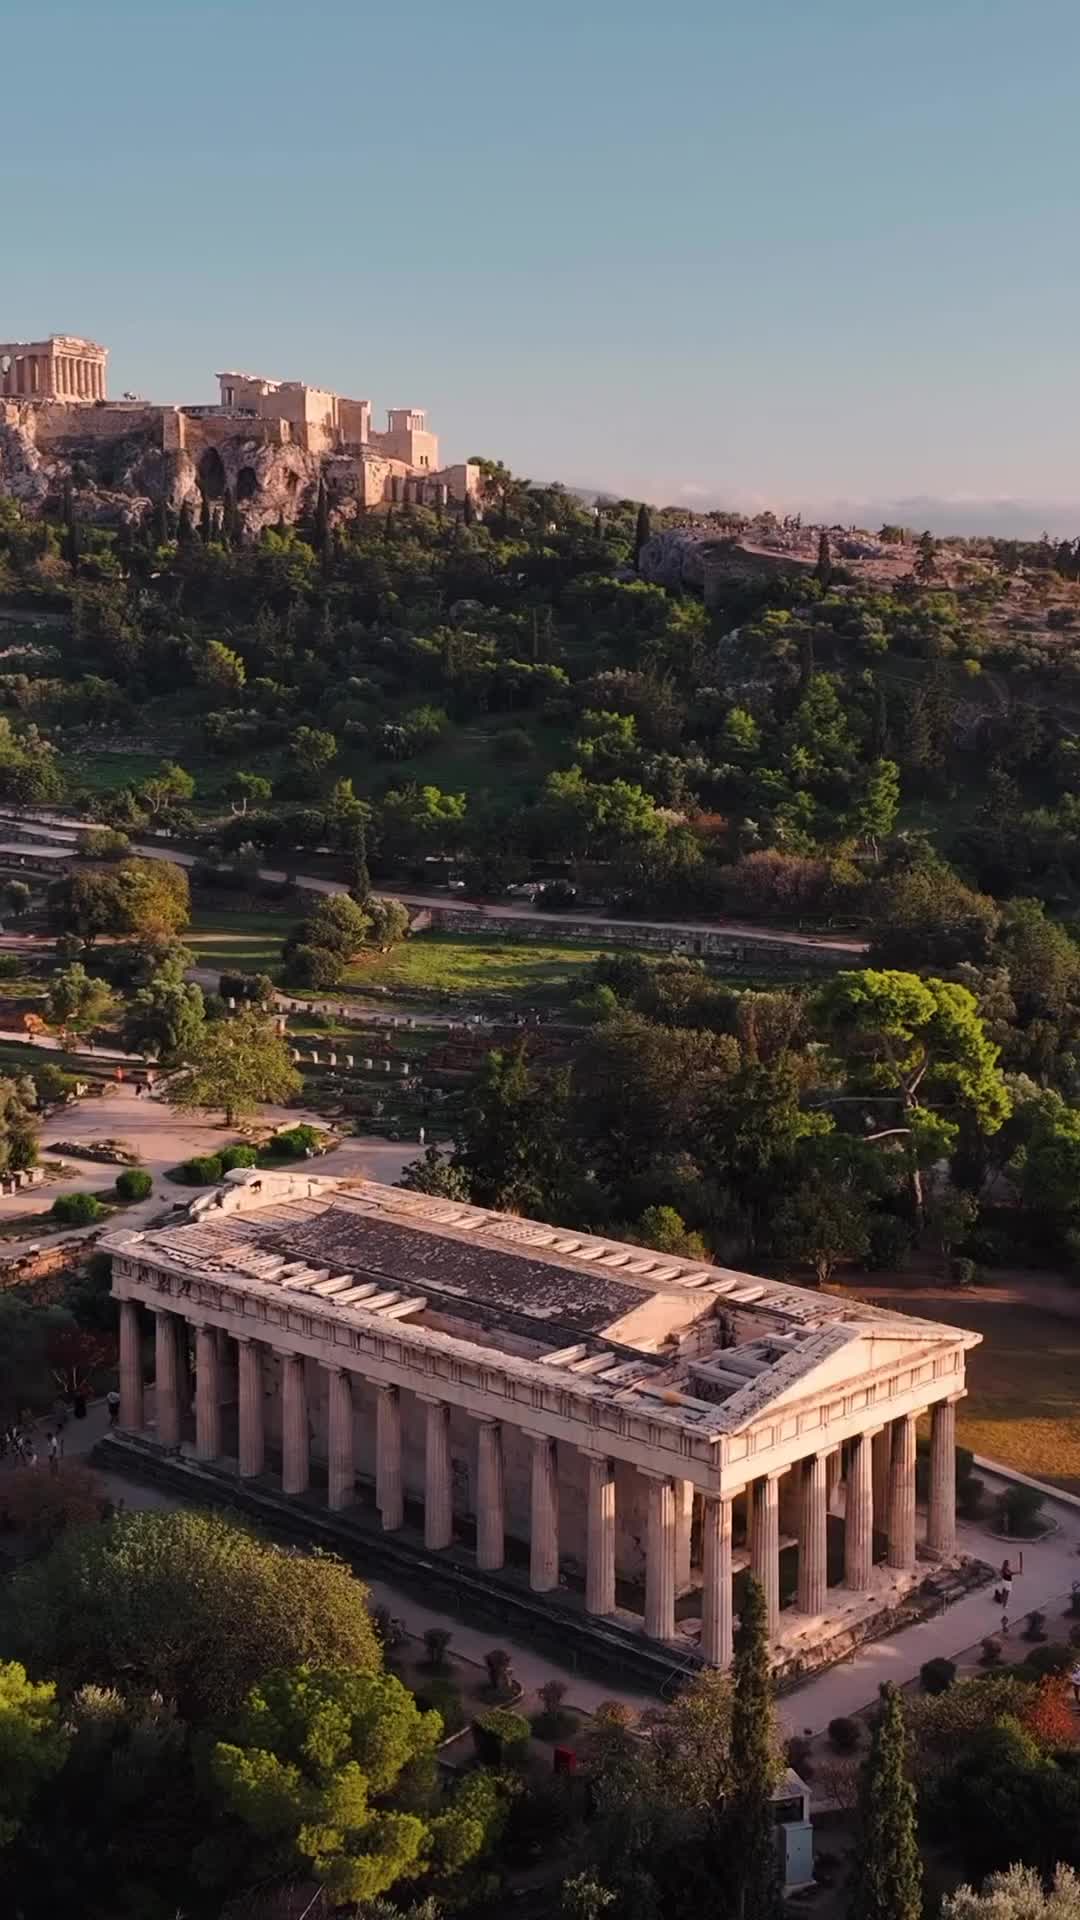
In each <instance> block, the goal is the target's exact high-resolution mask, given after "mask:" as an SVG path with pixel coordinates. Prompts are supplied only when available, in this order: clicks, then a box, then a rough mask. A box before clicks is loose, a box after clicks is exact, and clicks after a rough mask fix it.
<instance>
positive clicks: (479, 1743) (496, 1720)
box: [473, 1707, 530, 1767]
mask: <svg viewBox="0 0 1080 1920" xmlns="http://www.w3.org/2000/svg"><path fill="white" fill-rule="evenodd" d="M529 1731H530V1729H529V1723H528V1721H527V1720H526V1719H525V1718H524V1716H523V1715H522V1714H520V1713H511V1711H510V1709H509V1707H492V1708H491V1709H490V1711H489V1712H487V1713H482V1714H481V1715H480V1718H479V1719H478V1720H474V1721H473V1739H474V1740H475V1742H476V1754H477V1758H478V1760H480V1761H481V1762H482V1763H483V1764H484V1765H485V1766H492V1767H501V1766H505V1765H506V1764H507V1763H508V1762H512V1761H513V1760H514V1759H515V1758H516V1757H518V1756H519V1755H520V1754H521V1752H522V1751H523V1749H524V1747H525V1745H526V1742H527V1741H528V1738H529Z"/></svg>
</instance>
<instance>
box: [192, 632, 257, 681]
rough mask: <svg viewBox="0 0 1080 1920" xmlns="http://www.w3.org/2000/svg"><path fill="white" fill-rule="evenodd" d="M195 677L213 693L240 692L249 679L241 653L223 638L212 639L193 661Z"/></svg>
mask: <svg viewBox="0 0 1080 1920" xmlns="http://www.w3.org/2000/svg"><path fill="white" fill-rule="evenodd" d="M193 665H194V669H195V678H196V679H197V680H198V681H199V684H200V685H201V686H204V687H207V688H208V689H209V690H210V691H211V692H212V693H219V694H221V693H239V692H240V689H241V688H242V687H243V685H244V683H245V682H246V680H247V668H246V667H245V665H244V662H243V660H242V659H241V657H240V655H239V654H238V653H236V652H234V650H233V648H232V647H227V646H226V645H225V643H224V641H223V640H211V641H210V642H209V643H208V645H207V646H206V648H205V650H204V651H203V652H201V653H196V655H195V658H194V661H193Z"/></svg>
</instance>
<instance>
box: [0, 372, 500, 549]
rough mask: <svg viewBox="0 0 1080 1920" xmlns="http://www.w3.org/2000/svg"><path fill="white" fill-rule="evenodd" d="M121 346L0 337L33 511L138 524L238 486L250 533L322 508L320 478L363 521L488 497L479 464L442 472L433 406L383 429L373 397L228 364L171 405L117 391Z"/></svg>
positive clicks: (7, 403) (13, 490)
mask: <svg viewBox="0 0 1080 1920" xmlns="http://www.w3.org/2000/svg"><path fill="white" fill-rule="evenodd" d="M108 358H109V354H108V348H107V347H102V346H98V345H96V344H95V343H94V342H93V341H90V340H84V339H81V338H79V337H78V336H76V335H72V334H50V335H49V336H48V338H47V339H43V340H35V341H9V342H7V343H0V493H7V494H10V495H12V496H14V498H15V499H17V500H19V501H20V502H21V503H22V505H23V506H24V507H26V508H28V509H29V510H30V511H31V512H38V513H56V512H58V511H59V509H60V506H61V503H62V501H63V498H64V494H65V491H66V489H67V488H69V487H70V488H71V489H72V492H73V494H74V496H75V500H76V506H77V511H78V514H79V517H80V518H84V519H89V520H94V521H98V522H100V523H102V524H105V525H119V524H130V523H133V522H134V523H138V522H141V521H142V520H144V519H146V518H147V517H148V516H149V514H150V513H152V511H153V509H154V505H155V503H157V502H159V501H161V500H164V501H165V504H166V505H167V507H168V508H169V509H170V511H172V512H173V513H177V514H178V513H179V512H180V511H181V510H182V508H183V507H184V505H185V503H188V504H189V505H190V506H191V508H192V511H193V512H194V513H195V515H196V516H197V515H198V514H199V512H200V510H201V507H202V502H203V501H204V500H206V501H208V502H210V503H214V502H216V501H223V500H224V499H225V498H226V495H227V494H228V495H231V497H232V499H233V501H234V502H235V503H236V507H237V509H238V511H239V513H240V516H241V519H242V521H243V524H244V526H245V528H246V529H247V531H248V532H249V533H257V532H258V531H259V530H260V529H261V528H262V527H264V526H273V525H275V524H276V523H277V522H278V521H282V520H283V521H284V522H285V523H286V524H290V523H292V522H293V521H295V520H297V519H298V518H300V517H301V515H303V514H304V513H305V512H310V509H311V506H312V502H313V499H314V495H315V493H316V491H317V489H318V484H319V481H320V480H322V481H323V482H324V483H325V486H326V491H327V496H328V500H329V504H330V509H331V513H332V514H334V515H337V516H340V517H342V518H349V517H351V516H352V515H353V514H354V513H356V512H358V511H361V510H362V509H363V508H366V507H372V506H380V505H382V504H384V503H390V502H394V501H402V502H404V501H411V502H416V503H418V504H423V505H430V506H440V505H443V504H446V503H447V502H448V501H453V500H458V501H460V500H463V499H464V498H465V496H466V494H468V493H472V492H475V490H476V486H477V481H478V477H479V476H478V469H477V468H476V467H475V466H470V465H468V464H459V465H457V466H449V467H440V465H439V442H438V438H437V436H436V435H435V434H433V433H431V432H430V431H429V430H428V425H427V417H426V415H425V414H424V413H423V412H421V411H419V410H418V409H416V408H414V407H392V408H391V409H390V412H389V417H388V425H387V429H386V431H385V432H384V433H380V432H379V431H378V430H377V429H375V428H373V427H372V424H371V402H370V401H369V400H350V399H346V398H345V397H344V395H342V394H337V393H331V392H330V391H329V390H328V389H326V388H323V387H312V386H308V385H307V384H306V383H305V382H304V381H302V380H271V379H267V378H265V377H264V376H262V375H258V374H251V373H237V372H226V373H220V374H219V375H218V376H217V377H218V383H219V388H220V396H219V399H218V401H217V403H216V404H214V405H209V406H204V405H191V406H188V405H181V404H175V403H174V404H170V405H157V404H151V403H149V402H148V401H145V400H142V399H139V398H137V397H135V396H134V395H132V394H125V395H124V396H123V397H122V398H121V399H119V400H110V399H109V398H108V392H107V372H108Z"/></svg>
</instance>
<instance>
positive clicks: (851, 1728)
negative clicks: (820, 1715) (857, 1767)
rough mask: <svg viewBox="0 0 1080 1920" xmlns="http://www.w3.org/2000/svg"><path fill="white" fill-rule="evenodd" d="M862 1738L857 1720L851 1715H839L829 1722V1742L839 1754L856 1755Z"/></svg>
mask: <svg viewBox="0 0 1080 1920" xmlns="http://www.w3.org/2000/svg"><path fill="white" fill-rule="evenodd" d="M860 1737H861V1728H860V1726H859V1722H858V1721H857V1720H853V1719H852V1718H851V1716H850V1715H849V1714H846V1713H840V1714H837V1716H836V1718H835V1720H830V1721H829V1740H830V1743H831V1745H832V1746H834V1747H835V1748H836V1751H837V1753H854V1751H855V1749H856V1747H857V1746H858V1744H859V1740H860Z"/></svg>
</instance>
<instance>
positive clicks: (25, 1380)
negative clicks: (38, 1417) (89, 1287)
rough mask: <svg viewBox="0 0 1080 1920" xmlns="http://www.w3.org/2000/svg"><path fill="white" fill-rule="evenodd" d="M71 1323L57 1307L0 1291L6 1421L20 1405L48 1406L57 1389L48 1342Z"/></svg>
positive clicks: (1, 1405) (0, 1377) (0, 1405)
mask: <svg viewBox="0 0 1080 1920" xmlns="http://www.w3.org/2000/svg"><path fill="white" fill-rule="evenodd" d="M72 1326H73V1322H72V1319H71V1316H70V1314H68V1313H65V1312H64V1310H63V1309H62V1308H60V1307H31V1306H29V1305H28V1304H27V1302H26V1301H25V1300H20V1299H19V1298H18V1296H17V1295H16V1294H13V1293H10V1292H3V1293H0V1417H2V1418H3V1420H4V1423H5V1424H8V1425H9V1424H10V1423H11V1421H12V1420H14V1419H15V1418H16V1417H17V1415H18V1414H19V1413H20V1412H21V1411H22V1409H23V1407H27V1406H28V1407H31V1408H34V1409H36V1408H44V1407H46V1406H48V1404H49V1402H50V1400H51V1399H52V1398H53V1397H54V1394H55V1391H56V1388H55V1382H54V1381H53V1379H52V1374H51V1371H50V1367H49V1345H50V1342H51V1341H52V1340H53V1339H54V1338H55V1336H56V1334H57V1332H58V1331H61V1330H64V1331H70V1330H71V1328H72Z"/></svg>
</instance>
